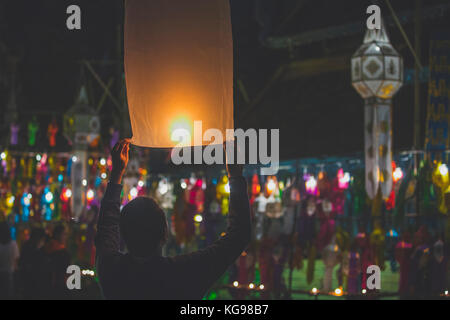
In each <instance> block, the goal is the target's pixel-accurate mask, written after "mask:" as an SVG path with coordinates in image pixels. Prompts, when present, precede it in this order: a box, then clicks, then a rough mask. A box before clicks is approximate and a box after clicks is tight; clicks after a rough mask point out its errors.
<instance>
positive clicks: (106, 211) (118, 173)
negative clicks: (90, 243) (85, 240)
mask: <svg viewBox="0 0 450 320" xmlns="http://www.w3.org/2000/svg"><path fill="white" fill-rule="evenodd" d="M129 149H130V141H129V139H124V140H121V141H120V142H118V143H117V144H116V145H115V146H114V148H113V150H112V151H111V156H112V162H113V166H112V170H111V174H110V179H109V183H108V186H107V187H106V192H105V195H104V196H103V199H102V202H101V206H100V214H99V219H98V223H97V235H96V237H95V246H96V250H97V256H102V255H107V254H110V253H116V252H118V251H119V248H120V230H119V220H120V195H121V193H122V184H121V183H122V177H123V174H124V173H125V169H126V167H127V164H128V151H129Z"/></svg>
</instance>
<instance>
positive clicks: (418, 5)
mask: <svg viewBox="0 0 450 320" xmlns="http://www.w3.org/2000/svg"><path fill="white" fill-rule="evenodd" d="M421 9H422V0H416V1H415V10H414V51H415V53H416V58H417V60H418V61H417V62H416V64H415V67H414V69H415V70H414V149H415V150H420V149H421V148H420V71H421V70H422V67H421V66H420V65H419V64H420V58H421V47H420V36H421V32H422V23H421ZM419 161H420V155H419V153H418V152H416V153H415V155H414V173H415V174H416V176H417V174H418V166H419ZM419 210H420V193H419V188H417V189H416V212H417V214H420V213H419Z"/></svg>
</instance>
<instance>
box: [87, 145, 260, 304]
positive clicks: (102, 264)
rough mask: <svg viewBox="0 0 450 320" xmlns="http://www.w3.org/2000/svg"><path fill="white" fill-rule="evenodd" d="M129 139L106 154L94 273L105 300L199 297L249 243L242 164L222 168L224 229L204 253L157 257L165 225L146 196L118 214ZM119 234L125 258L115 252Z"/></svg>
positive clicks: (247, 202)
mask: <svg viewBox="0 0 450 320" xmlns="http://www.w3.org/2000/svg"><path fill="white" fill-rule="evenodd" d="M128 151H129V140H122V141H120V142H119V143H118V144H117V145H116V146H115V147H114V148H113V150H112V152H111V154H112V161H113V169H112V172H111V177H110V182H109V184H108V187H107V190H106V192H105V195H104V197H103V200H102V204H101V209H100V217H99V222H98V227H97V237H96V246H97V271H98V275H99V279H100V284H101V287H102V291H103V295H104V297H105V298H107V299H201V298H202V297H203V296H204V294H205V293H206V292H207V290H208V289H209V288H210V286H211V285H212V284H213V283H214V282H215V281H216V280H217V279H218V278H219V277H220V276H221V275H222V274H223V273H224V272H225V271H226V269H227V268H228V267H229V266H230V265H231V264H232V263H233V262H234V261H235V260H236V259H237V258H238V257H239V255H240V254H241V252H242V251H243V250H244V249H245V247H246V246H247V245H248V243H249V241H250V233H251V230H250V228H251V226H250V208H249V201H248V195H247V184H246V181H245V179H244V178H243V177H242V166H232V165H227V170H228V175H229V176H230V182H229V183H230V190H231V193H230V212H229V227H228V230H227V231H226V235H225V236H223V237H222V238H221V239H219V240H217V241H216V242H215V243H213V244H212V245H211V246H209V247H207V248H206V249H204V250H199V251H196V252H193V253H191V254H185V255H180V256H176V257H170V258H169V257H163V256H162V254H161V252H162V251H161V249H162V247H163V245H164V243H165V241H166V239H167V235H168V231H167V221H166V216H165V214H164V212H163V210H162V209H161V208H160V207H159V206H158V205H157V204H156V202H155V201H154V200H153V199H151V198H146V197H139V198H136V199H134V200H133V201H131V202H130V203H128V204H127V205H126V206H125V207H124V208H123V209H122V212H120V194H121V192H122V186H121V185H120V183H121V180H122V175H123V174H124V171H125V168H126V166H127V163H128ZM120 234H121V235H122V237H123V240H124V241H125V243H126V245H127V248H128V251H129V253H128V254H122V253H120V252H119V242H120Z"/></svg>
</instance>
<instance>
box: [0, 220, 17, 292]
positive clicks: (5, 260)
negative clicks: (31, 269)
mask: <svg viewBox="0 0 450 320" xmlns="http://www.w3.org/2000/svg"><path fill="white" fill-rule="evenodd" d="M18 259H19V249H18V247H17V244H16V242H15V241H14V240H12V239H11V231H10V230H9V226H8V224H7V223H6V222H0V300H1V299H11V298H13V294H14V271H15V270H16V267H17V260H18Z"/></svg>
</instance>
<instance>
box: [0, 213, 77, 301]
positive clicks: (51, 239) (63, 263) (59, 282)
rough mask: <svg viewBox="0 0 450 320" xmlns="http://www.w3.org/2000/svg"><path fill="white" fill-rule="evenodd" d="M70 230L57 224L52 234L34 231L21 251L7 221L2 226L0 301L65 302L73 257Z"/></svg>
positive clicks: (0, 240)
mask: <svg viewBox="0 0 450 320" xmlns="http://www.w3.org/2000/svg"><path fill="white" fill-rule="evenodd" d="M67 235H68V233H67V230H66V227H65V226H64V225H56V226H55V227H54V228H53V230H52V231H51V234H48V233H47V232H46V231H45V230H44V229H43V228H40V227H37V228H32V229H31V232H30V236H29V239H28V240H26V241H25V242H24V243H23V244H22V246H21V250H20V252H19V248H18V245H17V243H16V241H15V240H13V239H12V237H11V230H10V228H9V226H8V224H7V223H6V222H1V223H0V299H14V298H21V299H64V298H66V295H67V293H68V290H67V288H66V269H67V266H68V265H70V260H71V259H70V254H69V251H68V250H67V248H66V241H67Z"/></svg>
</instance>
